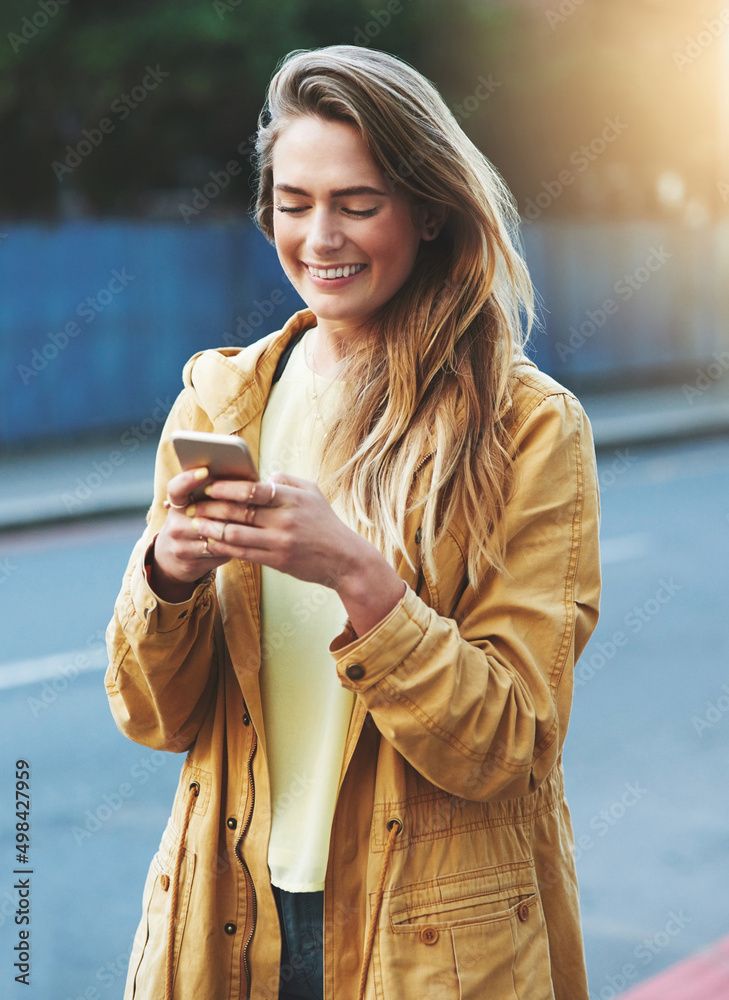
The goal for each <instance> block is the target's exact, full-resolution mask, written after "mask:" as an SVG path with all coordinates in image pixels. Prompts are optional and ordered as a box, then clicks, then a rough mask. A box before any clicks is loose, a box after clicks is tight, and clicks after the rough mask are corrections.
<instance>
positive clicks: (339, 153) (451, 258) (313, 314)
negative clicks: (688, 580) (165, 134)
mask: <svg viewBox="0 0 729 1000" xmlns="http://www.w3.org/2000/svg"><path fill="white" fill-rule="evenodd" d="M258 143H259V167H260V177H259V190H258V201H257V218H258V222H259V225H260V227H261V229H262V230H263V232H264V233H265V234H266V236H267V237H268V238H269V239H271V240H272V241H273V242H274V243H275V245H276V249H277V251H278V254H279V257H280V260H281V264H282V266H283V268H284V270H285V272H286V274H287V275H288V277H289V279H290V280H291V282H292V283H293V285H294V286H295V287H296V289H297V291H298V292H299V293H300V295H301V296H302V298H303V299H304V301H305V302H306V303H307V305H308V306H309V309H307V310H305V311H303V312H300V313H297V314H296V315H295V316H293V317H292V318H291V319H290V320H289V322H288V323H287V324H286V326H285V327H284V329H283V330H281V331H279V332H277V333H274V334H271V335H270V336H268V337H266V338H265V339H263V340H261V341H259V342H258V343H255V344H253V345H252V346H251V347H248V348H245V349H243V350H237V349H224V350H217V351H206V352H203V353H202V354H200V355H198V356H196V357H195V358H193V359H192V360H191V361H190V362H189V363H188V365H187V367H186V368H185V372H184V389H183V391H182V393H181V395H180V396H179V398H178V400H177V403H176V405H175V406H174V408H173V410H172V412H171V414H170V417H169V420H168V423H167V425H166V427H165V430H164V433H163V435H162V440H161V443H160V448H159V456H158V463H157V470H156V475H155V499H154V502H153V505H152V508H151V510H150V514H149V523H148V528H147V530H146V532H145V534H144V536H143V537H142V538H141V540H140V541H139V543H138V545H137V546H136V548H135V550H134V552H133V554H132V557H131V561H130V564H129V568H128V571H127V574H126V577H125V580H124V585H123V589H122V592H121V594H120V596H119V599H118V601H117V605H116V614H115V618H114V621H113V622H112V624H111V626H110V630H109V648H110V659H111V662H110V666H109V670H108V673H107V678H106V684H107V689H108V694H109V698H110V702H111V708H112V711H113V713H114V716H115V719H116V721H117V723H118V725H119V727H120V729H121V730H122V732H124V733H125V734H126V735H127V736H128V737H129V738H131V739H133V740H136V741H137V742H140V743H143V744H145V745H146V746H149V747H154V748H156V749H163V750H171V751H176V752H181V751H186V752H187V757H186V760H185V762H184V765H183V767H182V773H181V777H180V783H179V789H178V792H177V796H176V799H175V803H174V807H173V811H172V816H171V818H170V821H169V824H168V826H167V829H166V830H165V832H164V835H163V837H162V842H161V845H160V848H159V851H158V853H157V854H156V855H155V857H154V859H153V861H152V865H151V867H150V870H149V876H148V879H147V883H146V886H145V889H144V901H143V916H142V921H141V923H140V926H139V930H138V933H137V935H136V938H135V942H134V948H133V952H132V956H131V961H130V969H129V977H128V981H127V990H126V994H125V996H126V998H127V1000H130V998H132V997H134V998H138V1000H161V998H162V997H163V996H164V997H165V998H175V1000H193V998H194V1000H199V998H206V1000H223V998H225V1000H228V998H231V1000H232V998H239V997H244V998H248V997H250V998H256V1000H276V998H277V997H279V996H281V997H307V998H324V997H325V998H327V1000H335V998H336V1000H350V998H351V1000H357V998H362V997H367V998H374V997H378V998H390V997H398V998H402V997H406V998H420V997H428V998H439V1000H441V998H442V1000H451V998H452V1000H458V998H460V1000H482V998H484V997H489V998H490V1000H513V998H516V997H518V998H523V1000H548V998H558V1000H582V998H587V996H588V993H587V986H586V981H585V971H584V962H583V951H582V941H581V934H580V924H579V909H578V894H577V884H576V879H575V869H574V857H573V840H572V832H571V826H570V819H569V814H568V810H567V806H566V803H565V799H564V794H563V781H562V766H561V754H562V746H563V741H564V738H565V733H566V730H567V722H568V718H569V713H570V706H571V700H572V679H573V672H574V666H575V661H576V659H577V657H578V656H579V655H580V653H581V651H582V650H583V648H584V646H585V644H586V642H587V640H588V638H589V636H590V634H591V632H592V630H593V628H594V626H595V623H596V620H597V614H598V597H599V585H600V584H599V565H598V497H597V489H596V476H595V465H594V454H593V447H592V440H591V435H590V428H589V424H588V422H587V420H586V418H585V415H584V413H583V411H582V409H581V407H580V405H579V403H578V402H577V400H576V399H575V398H574V396H573V395H572V394H571V393H569V392H568V391H567V390H566V389H564V388H563V387H561V386H560V385H558V384H557V383H556V382H554V381H553V380H552V379H551V378H548V377H547V376H545V375H543V374H541V373H540V372H539V371H538V370H537V368H536V367H535V366H534V365H533V364H532V363H531V362H529V361H528V360H526V358H525V357H524V354H523V334H524V332H526V331H523V329H522V328H523V327H524V326H525V327H527V330H528V327H529V325H530V323H531V320H532V314H533V313H532V306H533V299H532V289H531V285H530V282H529V277H528V273H527V270H526V267H525V264H524V262H523V260H522V258H521V256H520V254H519V252H518V250H517V246H516V229H517V224H518V216H517V215H516V212H515V209H514V206H513V202H512V200H511V198H510V196H509V194H508V192H507V190H506V189H505V187H504V185H503V183H502V181H501V180H500V179H499V177H498V175H497V174H496V172H495V171H494V169H493V168H492V167H491V166H490V164H489V163H488V161H487V160H486V159H485V158H484V157H483V156H482V155H481V154H480V153H479V152H478V151H477V149H476V148H475V147H474V146H473V144H472V143H471V142H470V141H469V140H468V138H467V137H466V136H465V135H464V133H463V132H462V131H461V129H460V128H459V126H458V124H457V123H456V121H455V120H454V118H453V116H452V115H451V114H450V112H449V111H448V109H447V107H446V106H445V104H444V103H443V101H442V99H441V98H440V97H439V95H438V94H437V92H436V91H435V89H434V88H433V87H432V86H431V85H430V84H429V83H428V82H427V81H426V80H424V79H423V78H422V76H420V75H419V74H418V73H417V72H415V71H414V70H413V69H412V68H411V67H409V66H408V65H406V64H404V63H403V62H401V61H399V60H397V59H395V58H394V57H392V56H389V55H386V54H384V53H381V52H376V51H370V50H367V49H363V48H358V47H353V46H334V47H331V48H325V49H320V50H316V51H311V52H298V53H294V54H292V55H291V56H290V57H289V58H288V59H287V60H286V61H285V62H284V63H283V65H282V67H281V68H280V70H279V71H278V73H277V74H276V75H275V77H274V79H273V81H272V83H271V87H270V91H269V95H268V101H267V104H266V108H265V109H264V112H263V114H262V116H261V121H260V129H259V137H258ZM176 428H188V429H190V428H191V429H195V430H208V431H216V432H220V433H225V434H237V435H240V436H242V437H243V438H244V439H245V440H246V441H247V443H248V445H249V446H250V448H251V449H252V451H253V453H254V455H255V456H256V458H257V460H258V463H259V469H260V470H261V476H260V481H259V482H256V483H252V482H245V481H241V482H238V481H232V482H231V481H220V480H219V481H214V482H210V483H209V485H208V486H207V488H206V494H207V497H208V499H205V500H204V501H203V502H196V503H191V502H190V494H191V493H192V491H193V489H194V488H195V487H197V486H199V485H200V484H201V482H202V481H203V480H207V479H208V475H207V471H206V470H195V471H190V472H184V473H180V471H179V465H178V464H177V462H176V460H175V458H174V454H173V451H172V448H171V444H170V433H171V431H173V430H174V429H176Z"/></svg>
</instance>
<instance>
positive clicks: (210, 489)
mask: <svg viewBox="0 0 729 1000" xmlns="http://www.w3.org/2000/svg"><path fill="white" fill-rule="evenodd" d="M203 493H204V494H205V496H206V497H211V496H212V495H213V484H212V483H211V484H210V485H209V486H206V487H205V489H204V490H203Z"/></svg>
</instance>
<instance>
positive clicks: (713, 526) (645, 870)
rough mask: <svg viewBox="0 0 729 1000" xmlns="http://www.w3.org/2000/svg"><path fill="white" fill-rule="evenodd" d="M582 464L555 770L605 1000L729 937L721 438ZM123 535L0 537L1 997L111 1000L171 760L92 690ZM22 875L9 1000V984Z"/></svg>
mask: <svg viewBox="0 0 729 1000" xmlns="http://www.w3.org/2000/svg"><path fill="white" fill-rule="evenodd" d="M599 464H600V481H601V491H602V541H603V545H602V551H603V577H604V584H603V586H604V589H603V603H602V612H601V619H600V623H599V626H598V629H597V631H596V633H595V635H594V637H593V639H592V640H591V642H590V644H589V646H588V648H587V651H586V653H585V654H584V655H583V657H582V659H581V661H580V663H579V665H578V668H577V674H576V687H575V698H574V707H573V713H572V720H571V728H570V732H569V734H568V736H567V744H566V750H565V775H566V787H567V795H568V800H569V803H570V807H571V810H572V819H573V827H574V834H575V840H576V844H577V854H578V875H579V879H580V889H581V899H582V913H583V925H584V933H585V944H586V950H587V960H588V972H589V977H590V990H591V997H592V998H593V1000H610V998H611V997H613V996H616V995H618V993H620V992H621V991H622V990H623V989H625V988H626V987H629V986H633V985H635V984H637V983H638V982H640V981H641V980H643V979H645V978H647V977H650V976H653V975H655V974H656V973H657V972H659V971H660V970H661V969H663V968H665V967H666V966H668V965H670V964H672V963H673V962H675V961H677V960H679V959H680V958H682V957H684V956H687V955H689V954H691V953H692V952H694V951H696V950H697V949H700V948H702V947H703V946H705V945H708V944H709V943H711V942H713V941H714V940H715V939H717V938H718V937H720V936H722V935H724V934H727V933H729V900H728V899H727V896H726V893H725V892H724V891H723V889H722V887H724V886H726V885H727V884H729V790H728V789H729V783H728V782H727V777H726V776H727V765H728V764H729V749H728V747H729V669H728V666H729V638H728V637H727V632H726V625H727V594H729V558H727V552H728V551H729V441H726V440H705V441H700V442H695V443H683V444H675V445H662V446H655V447H642V448H637V447H636V448H632V447H631V448H629V449H621V450H618V451H616V452H614V453H608V454H605V455H603V456H601V459H600V463H599ZM143 525H144V519H143V517H142V516H136V517H125V518H118V519H114V520H111V519H109V520H96V521H88V522H79V523H69V524H68V525H65V526H60V527H59V526H54V527H47V528H42V529H40V528H39V529H38V530H34V531H23V532H16V533H12V534H4V535H0V585H1V586H2V596H3V606H4V610H5V622H6V624H5V628H4V643H3V646H2V651H1V652H0V692H1V694H0V734H1V735H0V743H1V745H2V766H1V767H0V773H1V774H2V782H1V784H0V795H2V797H3V799H2V801H3V802H4V803H6V805H5V806H4V808H3V809H2V812H1V813H0V816H1V817H2V818H1V820H0V830H1V832H2V843H3V845H4V846H3V851H2V855H1V857H0V928H1V929H2V934H1V936H0V940H1V941H2V966H3V980H2V981H3V995H4V996H6V997H16V996H17V997H21V996H22V997H30V998H31V1000H81V998H83V1000H116V998H119V997H121V995H122V991H123V984H124V978H125V975H126V963H127V958H128V954H129V950H130V947H131V941H132V937H133V934H134V930H135V927H136V924H137V922H138V920H139V917H140V907H141V896H142V887H143V883H144V878H145V874H146V871H147V867H148V865H149V862H150V860H151V857H152V855H153V854H154V852H155V850H156V848H157V845H158V842H159V838H160V836H161V833H162V830H163V828H164V825H165V822H166V820H167V816H168V814H169V809H170V805H171V801H172V796H173V792H174V788H175V785H176V781H177V776H178V773H179V768H180V765H181V764H182V758H181V757H178V756H175V755H171V754H162V753H157V752H154V751H151V750H149V749H147V748H145V747H142V746H137V745H135V744H132V743H130V742H129V741H127V740H126V739H125V738H123V737H122V736H121V734H120V733H119V732H118V730H117V729H116V726H115V725H114V722H113V720H112V718H111V714H110V712H109V708H108V704H107V700H106V695H105V692H104V686H103V668H104V667H105V665H106V660H105V652H104V648H103V632H104V630H105V628H106V625H107V622H108V620H109V617H110V615H111V611H112V607H113V602H114V599H115V596H116V594H117V591H118V589H119V586H120V581H121V576H122V572H123V569H124V567H125V565H126V561H127V558H128V554H129V551H130V549H131V546H132V544H133V542H134V541H135V540H136V538H137V536H138V535H139V533H140V532H141V530H142V528H143ZM16 760H25V761H27V762H28V763H29V765H30V766H29V770H30V778H29V784H30V796H31V808H30V830H29V838H30V841H29V850H28V855H27V858H28V860H27V862H26V863H23V864H21V863H20V861H18V860H16V857H19V855H18V856H16V855H11V852H10V846H9V845H11V844H12V842H13V841H14V837H15V830H14V827H15V797H14V792H13V788H14V786H15V762H16ZM25 867H27V868H29V869H31V870H32V874H31V875H30V878H29V889H30V893H29V896H28V897H27V898H28V899H29V904H30V905H29V910H28V916H29V918H30V922H29V923H28V924H27V925H25V926H27V927H28V928H29V930H30V936H29V939H27V940H28V941H29V945H28V947H29V953H30V959H29V964H30V968H31V976H30V984H31V988H30V989H29V990H28V989H26V988H25V987H24V986H22V985H21V984H18V983H15V982H13V975H11V973H10V967H11V966H12V964H13V962H15V961H17V954H18V952H17V951H14V950H13V949H14V946H16V945H18V931H19V926H18V925H16V923H15V918H14V915H15V912H16V910H17V908H18V905H19V904H18V899H19V895H18V893H19V891H20V890H19V889H18V888H16V887H15V886H16V881H15V880H16V879H17V878H19V877H20V876H18V875H16V874H14V870H15V869H16V868H25ZM6 983H7V984H9V985H8V986H7V987H6V985H5V984H6Z"/></svg>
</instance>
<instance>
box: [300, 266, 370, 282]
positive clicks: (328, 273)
mask: <svg viewBox="0 0 729 1000" xmlns="http://www.w3.org/2000/svg"><path fill="white" fill-rule="evenodd" d="M304 267H305V268H306V270H307V271H308V272H309V274H310V275H311V276H312V277H313V278H324V279H329V280H331V279H332V278H349V277H351V276H352V275H353V274H359V273H360V271H364V269H365V268H366V267H367V265H366V264H344V265H343V266H341V267H312V265H311V264H304Z"/></svg>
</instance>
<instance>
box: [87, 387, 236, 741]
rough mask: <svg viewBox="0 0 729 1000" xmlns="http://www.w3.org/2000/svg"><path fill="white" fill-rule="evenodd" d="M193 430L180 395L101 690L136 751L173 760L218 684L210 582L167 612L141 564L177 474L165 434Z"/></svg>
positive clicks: (117, 611)
mask: <svg viewBox="0 0 729 1000" xmlns="http://www.w3.org/2000/svg"><path fill="white" fill-rule="evenodd" d="M190 424H191V410H190V405H189V403H188V402H187V400H186V397H185V393H184V392H183V393H182V394H181V395H180V396H179V397H178V399H177V401H176V403H175V405H174V407H173V409H172V411H171V412H170V414H169V417H168V418H167V421H166V423H165V427H164V429H163V432H162V437H161V439H160V445H159V448H158V452H157V462H156V466H155V476H154V482H155V486H154V500H153V502H152V506H151V507H150V510H149V513H148V515H147V528H146V531H145V532H144V534H143V535H142V537H141V538H140V540H139V541H138V542H137V544H136V546H135V547H134V550H133V552H132V555H131V558H130V560H129V564H128V566H127V570H126V573H125V574H124V580H123V584H122V589H121V592H120V594H119V596H118V598H117V600H116V604H115V607H114V617H113V619H112V621H111V623H110V624H109V627H108V629H107V632H106V640H107V648H108V653H109V667H108V669H107V672H106V678H105V684H106V692H107V695H108V698H109V704H110V707H111V712H112V715H113V716H114V720H115V722H116V724H117V726H118V727H119V729H120V730H121V731H122V732H123V733H124V735H125V736H127V737H128V738H129V739H131V740H134V741H135V742H137V743H142V744H144V745H145V746H148V747H153V748H154V749H157V750H173V751H176V752H182V751H184V750H187V749H188V748H189V746H190V745H191V744H192V743H193V742H194V740H195V737H196V736H197V733H198V730H199V728H200V726H201V724H202V721H203V719H204V717H205V714H206V711H207V707H208V705H209V702H210V698H211V697H212V693H213V688H214V685H215V681H216V676H217V673H216V670H215V669H214V661H215V637H214V619H215V576H214V574H213V573H209V574H208V575H207V576H206V577H205V578H203V579H202V580H201V581H200V583H199V584H198V585H197V587H196V588H195V591H194V593H193V595H192V597H190V599H189V600H187V601H185V602H184V603H181V604H169V603H167V602H166V601H163V600H161V599H160V598H158V597H157V596H156V594H155V593H154V592H153V591H152V590H151V588H150V586H149V583H148V581H147V574H146V570H145V557H146V554H147V552H148V550H149V548H150V546H151V545H152V543H153V541H154V539H155V537H156V535H157V533H158V532H159V530H160V528H161V527H162V525H163V523H164V519H165V517H166V514H167V512H166V510H165V508H164V507H163V501H164V499H165V497H166V496H167V483H168V482H169V480H170V479H171V478H172V476H174V475H176V474H177V473H178V472H179V471H180V469H179V464H178V463H177V460H176V458H175V456H174V451H173V449H172V445H171V442H170V433H171V431H172V430H174V429H175V428H176V427H183V426H184V427H189V426H190Z"/></svg>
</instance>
